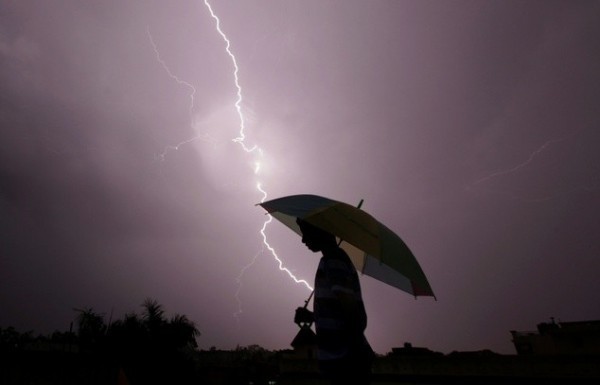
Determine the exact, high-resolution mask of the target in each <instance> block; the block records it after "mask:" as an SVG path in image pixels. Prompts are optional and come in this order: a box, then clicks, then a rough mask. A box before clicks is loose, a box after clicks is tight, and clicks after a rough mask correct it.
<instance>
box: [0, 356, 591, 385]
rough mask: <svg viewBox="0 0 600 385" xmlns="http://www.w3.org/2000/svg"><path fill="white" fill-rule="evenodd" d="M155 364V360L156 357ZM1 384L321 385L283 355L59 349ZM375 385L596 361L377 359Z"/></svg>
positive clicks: (582, 379) (518, 380)
mask: <svg viewBox="0 0 600 385" xmlns="http://www.w3.org/2000/svg"><path fill="white" fill-rule="evenodd" d="M157 358H158V357H157ZM0 360H1V361H0V384H2V385H4V384H6V385H16V384H19V385H20V384H28V385H29V384H44V385H46V384H63V385H71V384H73V385H74V384H77V385H80V384H81V385H83V384H89V385H109V384H110V385H115V384H118V385H138V384H139V385H141V384H216V385H218V384H254V385H259V384H269V385H275V384H287V385H303V384H325V382H323V381H322V380H321V379H320V378H319V376H318V373H317V371H316V364H315V362H314V360H309V359H302V358H298V357H297V356H295V355H294V354H293V353H291V352H289V351H280V352H268V351H266V350H247V349H238V350H235V351H217V350H212V351H200V352H192V353H190V354H188V355H187V359H185V360H181V359H178V360H170V359H169V358H168V357H160V359H159V360H152V359H151V358H150V361H148V360H147V357H146V360H145V361H144V362H142V361H131V360H130V361H128V362H127V363H126V364H125V365H123V364H122V363H121V362H119V360H117V359H115V357H107V356H100V355H97V354H84V353H79V352H65V351H13V352H4V353H2V355H1V356H0ZM373 369H374V374H373V384H375V385H383V384H430V385H435V384H437V385H439V384H531V383H535V384H557V385H558V384H560V385H568V384H592V383H593V384H596V383H599V382H598V381H599V380H600V357H599V356H546V357H543V356H529V357H525V356H517V355H498V354H482V353H475V354H473V353H471V354H449V355H431V356H395V355H392V354H390V355H388V356H385V357H379V358H378V359H377V360H376V362H375V364H374V368H373Z"/></svg>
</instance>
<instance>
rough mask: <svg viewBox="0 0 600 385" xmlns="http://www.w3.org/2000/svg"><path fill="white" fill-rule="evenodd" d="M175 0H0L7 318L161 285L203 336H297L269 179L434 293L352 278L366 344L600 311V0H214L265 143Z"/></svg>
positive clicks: (211, 341) (210, 23)
mask: <svg viewBox="0 0 600 385" xmlns="http://www.w3.org/2000/svg"><path fill="white" fill-rule="evenodd" d="M173 4H177V5H172V4H171V3H169V4H167V2H162V1H150V2H149V1H128V2H123V1H103V2H80V1H54V2H33V1H4V0H2V1H0V232H1V238H0V327H6V326H9V325H13V326H15V327H17V328H18V329H20V330H23V331H24V330H27V329H33V330H35V331H37V332H40V333H50V332H52V331H53V330H55V329H59V330H66V329H68V327H69V323H70V322H71V321H72V320H73V319H74V318H75V316H76V313H75V312H74V311H73V308H74V307H93V308H94V310H96V311H98V312H101V313H105V314H106V316H107V318H108V316H109V315H110V314H111V312H112V313H113V318H120V317H121V316H123V314H125V313H126V312H131V311H136V312H139V311H140V310H141V308H140V304H141V302H142V301H143V300H144V299H145V298H146V297H152V298H155V299H157V300H158V301H159V302H160V303H162V304H163V305H164V307H165V309H166V311H167V313H169V314H174V313H184V314H186V315H188V316H189V317H190V318H191V319H192V320H193V321H195V322H196V323H197V326H198V328H199V329H200V331H201V333H202V335H201V337H200V338H199V344H200V346H201V347H202V348H208V347H210V346H213V345H214V346H217V347H218V348H223V349H228V348H234V347H235V346H236V345H241V346H245V345H250V344H259V345H261V346H264V347H266V348H269V349H284V348H289V347H290V346H289V343H290V342H291V341H292V339H293V337H294V335H295V334H296V332H297V330H298V328H297V326H296V325H295V324H294V323H293V322H292V319H293V315H294V309H295V308H296V307H298V306H300V305H302V304H303V302H304V300H305V299H306V297H307V296H308V295H309V293H310V292H309V290H308V289H307V288H306V287H305V286H303V285H301V284H296V283H294V281H293V280H292V279H291V278H290V277H289V276H288V275H287V274H286V273H285V272H282V271H281V270H280V269H279V265H278V263H277V262H276V261H275V259H274V258H273V256H272V255H271V254H270V253H269V252H267V251H263V248H262V236H261V235H260V233H259V231H260V229H261V227H262V224H263V222H264V221H265V219H266V218H267V217H266V216H265V215H264V212H263V210H262V209H260V208H259V207H256V206H255V204H256V203H258V202H259V201H260V200H261V199H262V194H261V193H260V192H259V191H258V190H257V188H256V184H257V183H258V182H260V183H261V185H262V188H263V189H264V190H265V191H266V192H267V193H268V196H269V198H276V197H280V196H284V195H290V194H302V193H309V194H318V195H323V196H326V197H329V198H333V199H338V200H343V201H346V202H349V203H352V204H354V203H358V201H359V200H360V199H364V200H365V203H364V205H363V209H364V210H365V211H368V212H369V213H371V214H373V215H374V216H376V217H378V218H379V219H380V220H381V221H382V222H383V223H385V224H386V225H387V226H388V227H390V228H391V229H393V230H395V231H396V232H397V233H398V234H399V235H400V236H401V237H402V238H403V239H404V240H405V242H406V243H407V244H408V245H409V247H410V248H411V249H412V250H413V252H414V253H415V255H416V256H417V259H418V260H419V262H420V264H421V266H422V268H423V270H424V271H425V273H426V275H427V276H428V278H429V281H430V283H431V285H432V287H433V290H434V291H435V293H436V294H437V298H438V300H437V301H434V300H433V299H431V298H419V299H418V300H415V299H414V298H412V297H411V296H409V295H407V294H405V293H403V292H400V291H398V290H396V289H394V288H392V287H389V286H386V285H383V284H381V283H379V282H377V281H375V280H373V279H371V278H369V277H363V279H362V281H361V282H362V285H363V295H364V300H365V303H366V307H367V312H368V315H369V326H368V328H367V337H368V338H369V340H370V341H371V343H372V345H373V347H374V349H375V350H376V351H377V352H379V353H386V352H388V351H389V350H390V349H391V348H392V347H395V346H401V345H402V344H403V343H404V342H405V341H409V342H412V343H413V345H415V346H426V347H429V348H430V349H433V350H437V351H442V352H445V353H449V352H451V351H453V350H478V349H492V350H494V351H497V352H499V353H513V352H514V349H513V347H512V344H511V340H510V338H511V336H510V333H509V331H510V330H530V329H535V325H536V324H537V323H539V322H543V321H548V320H549V318H550V317H556V318H557V319H558V320H561V321H576V320H588V319H600V305H599V303H598V293H599V292H600V280H599V279H598V273H599V271H600V261H599V258H598V257H599V256H600V236H599V235H600V234H599V231H600V221H599V220H598V218H599V217H600V199H599V198H600V155H599V151H598V150H599V148H600V130H599V125H600V112H599V110H598V101H599V100H600V75H599V71H598V68H600V50H599V49H598V47H600V23H598V20H599V19H600V2H598V1H548V0H544V1H506V0H502V1H453V2H447V1H391V0H390V1H348V0H338V1H291V0H289V1H279V0H277V1H274V0H271V1H263V0H257V1H223V0H213V1H212V6H213V10H214V12H215V13H216V14H217V15H218V17H219V18H220V20H221V28H222V30H223V32H225V33H226V35H227V37H228V38H229V40H230V42H231V51H232V52H233V54H234V55H235V57H236V59H237V64H238V66H239V72H238V74H239V85H240V86H241V88H242V97H243V102H242V103H241V111H242V115H243V117H244V119H245V134H246V138H245V142H244V144H246V145H247V146H248V147H252V146H254V145H258V146H259V147H260V149H261V150H262V156H260V153H259V152H258V151H255V152H253V153H246V152H245V151H244V149H243V148H242V146H241V145H240V143H235V142H233V141H232V139H234V138H236V137H238V136H239V130H240V119H239V115H238V114H237V111H236V109H235V104H234V103H235V102H236V97H237V96H236V92H237V89H236V85H235V82H234V76H233V71H234V66H233V62H232V59H231V57H230V56H229V55H228V54H227V52H226V50H225V41H224V40H223V38H222V37H221V36H220V35H219V34H218V32H217V30H216V27H215V21H214V19H212V18H211V15H210V13H209V11H208V8H207V7H206V6H205V5H204V3H203V2H202V1H200V0H197V1H181V2H176V3H173ZM150 36H151V37H152V40H151V38H150ZM153 43H154V44H155V45H156V48H157V49H158V51H159V53H160V59H161V60H162V61H163V63H161V62H160V61H159V60H158V58H157V55H156V53H155V51H154V46H153ZM163 64H164V65H166V66H167V67H166V68H165V66H163ZM169 71H170V72H169ZM193 90H195V93H194V94H193V98H192V91H193ZM192 102H193V105H192ZM190 110H191V113H190ZM192 138H196V139H195V140H193V141H190V142H188V143H185V144H182V145H181V146H179V150H174V148H173V147H169V146H176V145H177V144H179V143H182V142H185V141H188V140H190V139H192ZM256 161H260V164H261V168H260V170H259V172H258V174H255V173H254V167H255V162H256ZM266 234H267V236H268V240H269V242H270V244H271V245H272V246H273V247H274V248H275V250H276V252H277V254H278V255H279V257H280V258H281V259H282V260H283V263H284V266H285V267H286V268H289V269H290V270H291V271H292V272H293V273H294V274H295V275H296V276H297V277H298V278H302V279H306V280H307V281H309V282H310V283H311V284H312V282H313V278H314V272H315V269H316V266H317V263H318V255H315V254H312V253H311V252H309V251H308V250H307V249H305V248H304V246H303V245H302V244H301V243H300V240H299V238H298V237H297V236H296V235H295V234H293V233H292V232H291V231H289V230H288V229H287V228H285V227H284V226H282V225H281V224H279V223H275V222H274V223H271V224H270V225H269V226H268V227H267V230H266ZM252 261H254V263H253V264H252V265H250V263H251V262H252Z"/></svg>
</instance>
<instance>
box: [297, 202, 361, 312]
mask: <svg viewBox="0 0 600 385" xmlns="http://www.w3.org/2000/svg"><path fill="white" fill-rule="evenodd" d="M364 201H365V200H364V199H361V200H360V202H358V205H356V208H358V209H359V208H360V207H361V206H362V204H363V202H364ZM342 242H344V240H343V239H341V238H340V240H339V242H338V246H339V245H341V244H342ZM314 294H315V291H314V290H313V291H311V292H310V295H309V296H308V298H307V299H306V301H304V308H305V309H306V307H307V306H308V303H309V302H310V300H311V298H312V296H313V295H314Z"/></svg>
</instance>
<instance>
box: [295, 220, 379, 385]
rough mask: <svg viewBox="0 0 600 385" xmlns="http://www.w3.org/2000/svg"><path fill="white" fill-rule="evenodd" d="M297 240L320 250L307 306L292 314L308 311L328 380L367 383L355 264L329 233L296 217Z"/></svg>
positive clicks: (367, 349)
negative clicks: (299, 234) (311, 300)
mask: <svg viewBox="0 0 600 385" xmlns="http://www.w3.org/2000/svg"><path fill="white" fill-rule="evenodd" d="M297 223H298V225H299V226H300V230H301V231H302V243H304V244H305V245H306V247H308V248H309V249H310V250H311V251H313V252H319V251H320V252H321V253H322V254H323V257H322V258H321V260H320V262H319V267H318V269H317V274H316V277H315V292H314V305H313V311H314V312H312V313H311V312H310V311H309V310H307V309H306V308H302V307H300V308H298V309H296V316H295V320H296V321H298V320H306V319H307V318H310V317H311V316H313V317H314V322H315V329H316V334H317V348H318V353H317V354H318V355H317V357H318V360H319V369H320V370H321V372H322V373H323V374H324V375H325V376H326V377H327V378H328V379H329V380H330V381H331V383H332V384H368V383H369V379H370V374H371V363H372V361H373V357H374V354H373V350H372V349H371V346H370V345H369V343H368V342H367V339H366V338H365V336H364V331H365V328H366V327H367V314H366V312H365V307H364V304H363V301H362V295H361V290H360V282H359V280H358V274H357V272H356V268H355V267H354V265H353V264H352V262H351V261H350V258H349V257H348V255H347V254H346V252H345V251H344V250H342V249H341V248H340V247H339V246H338V244H337V242H336V239H335V236H333V235H332V234H330V233H328V232H326V231H324V230H321V229H320V228H318V227H315V226H313V225H311V224H309V223H308V222H305V221H303V220H301V219H298V220H297Z"/></svg>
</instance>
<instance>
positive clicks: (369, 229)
mask: <svg viewBox="0 0 600 385" xmlns="http://www.w3.org/2000/svg"><path fill="white" fill-rule="evenodd" d="M259 205H260V206H262V207H263V208H264V209H265V210H267V212H268V213H269V214H271V215H272V216H273V217H274V218H275V219H277V220H279V221H280V222H281V223H283V224H284V225H286V226H287V227H289V228H290V229H292V230H293V231H295V232H296V233H297V234H299V235H302V233H301V232H300V227H299V226H298V224H297V223H296V218H300V219H303V220H305V221H306V222H308V223H310V224H312V225H314V226H317V227H319V228H321V229H323V230H325V231H327V232H329V233H331V234H333V235H335V236H336V237H337V238H339V239H340V240H342V241H343V243H342V244H341V245H340V247H342V248H343V249H344V250H345V251H346V253H348V256H349V257H350V259H351V260H352V263H353V264H354V266H355V267H356V269H357V270H358V271H360V272H362V273H363V274H366V275H368V276H371V277H373V278H375V279H377V280H379V281H382V282H385V283H387V284H388V285H391V286H394V287H397V288H398V289H400V290H403V291H405V292H407V293H410V294H412V295H414V296H415V297H417V296H432V297H435V295H434V294H433V290H431V286H430V285H429V282H428V281H427V278H426V277H425V274H424V273H423V270H422V269H421V267H420V266H419V263H418V262H417V260H416V258H415V257H414V255H413V253H412V252H411V251H410V249H409V248H408V246H406V244H405V243H404V241H402V239H400V237H399V236H398V235H396V234H395V233H394V232H393V231H392V230H390V229H389V228H388V227H386V226H385V225H384V224H383V223H381V222H379V221H378V220H376V219H375V218H374V217H373V216H371V215H370V214H368V213H367V212H365V211H363V210H361V209H360V208H358V207H354V206H352V205H349V204H347V203H343V202H339V201H336V200H333V199H329V198H324V197H321V196H318V195H306V194H305V195H291V196H287V197H282V198H277V199H273V200H270V201H266V202H262V203H259Z"/></svg>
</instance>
